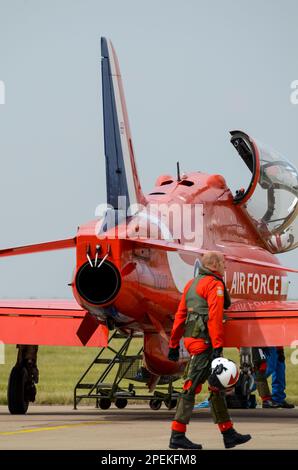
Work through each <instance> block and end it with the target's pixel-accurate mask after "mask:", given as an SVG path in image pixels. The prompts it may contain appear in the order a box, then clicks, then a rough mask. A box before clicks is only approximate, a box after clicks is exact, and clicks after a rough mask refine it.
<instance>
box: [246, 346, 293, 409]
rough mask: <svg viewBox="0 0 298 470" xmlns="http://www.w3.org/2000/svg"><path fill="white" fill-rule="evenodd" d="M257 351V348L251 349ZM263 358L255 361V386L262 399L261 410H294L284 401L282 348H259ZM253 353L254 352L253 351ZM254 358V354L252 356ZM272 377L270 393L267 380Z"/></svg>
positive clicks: (284, 382)
mask: <svg viewBox="0 0 298 470" xmlns="http://www.w3.org/2000/svg"><path fill="white" fill-rule="evenodd" d="M253 349H254V350H255V349H256V350H259V348H253ZM261 350H262V353H263V357H262V359H263V360H261V361H258V360H256V364H255V366H256V369H257V370H256V386H257V390H258V393H259V395H260V397H261V399H262V407H263V408H294V407H295V405H293V404H292V403H289V402H288V401H287V400H286V393H285V388H286V364H285V353H284V348H283V347H265V348H261ZM253 352H254V351H253ZM254 356H256V354H254ZM270 375H271V376H272V393H271V392H270V388H269V385H268V381H267V378H268V377H269V376H270Z"/></svg>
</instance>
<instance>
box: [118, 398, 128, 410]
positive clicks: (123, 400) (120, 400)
mask: <svg viewBox="0 0 298 470" xmlns="http://www.w3.org/2000/svg"><path fill="white" fill-rule="evenodd" d="M127 403H128V401H127V400H126V398H116V400H115V406H116V407H117V408H119V409H120V410H122V409H123V408H125V407H126V406H127Z"/></svg>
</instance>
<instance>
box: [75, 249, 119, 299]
mask: <svg viewBox="0 0 298 470" xmlns="http://www.w3.org/2000/svg"><path fill="white" fill-rule="evenodd" d="M96 261H97V263H96ZM96 261H95V260H90V261H88V262H86V263H85V264H83V265H82V266H81V267H80V269H79V270H78V272H77V274H76V278H75V285H76V288H77V291H78V294H79V295H80V297H82V299H84V300H86V301H87V302H89V303H91V304H94V305H104V304H108V303H111V302H112V301H113V300H114V298H115V297H116V295H117V293H118V291H119V289H120V285H121V277H120V274H119V271H118V269H117V268H116V266H115V265H114V264H113V263H111V262H110V261H107V260H103V259H100V258H98V260H96ZM90 262H91V263H90ZM91 264H92V266H91Z"/></svg>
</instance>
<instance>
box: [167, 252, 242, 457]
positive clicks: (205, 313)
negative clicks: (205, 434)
mask: <svg viewBox="0 0 298 470" xmlns="http://www.w3.org/2000/svg"><path fill="white" fill-rule="evenodd" d="M223 275H224V257H223V255H222V254H220V253H217V252H211V251H210V252H208V253H206V254H204V256H203V258H202V266H201V267H200V270H199V274H198V276H197V277H195V278H194V279H192V280H190V281H189V282H188V283H187V284H186V286H185V288H184V292H183V296H182V299H181V301H180V304H179V307H178V310H177V312H176V315H175V321H174V325H173V329H172V334H171V338H170V343H169V355H168V358H169V359H170V360H172V361H178V360H179V343H180V339H181V337H182V336H183V337H184V345H185V348H186V349H187V351H188V352H189V354H190V355H191V360H190V364H189V369H188V372H187V378H186V380H185V383H184V385H183V393H182V394H181V396H180V398H179V402H178V405H177V410H176V415H175V418H174V421H173V422H172V434H171V438H170V444H169V447H170V448H171V449H178V448H180V449H201V448H202V446H201V445H200V444H195V443H193V442H191V441H190V440H189V439H188V438H187V437H186V436H185V433H186V426H187V424H188V423H189V421H190V418H191V414H192V410H193V407H194V404H195V395H196V394H198V393H200V391H201V389H202V384H203V383H204V382H205V381H206V380H207V379H208V377H209V376H210V372H211V362H212V360H213V359H215V358H217V357H221V356H222V350H223V309H224V308H229V306H230V305H231V301H230V297H229V294H228V292H227V289H226V287H225V284H224V281H223ZM209 401H210V405H211V412H212V416H213V420H214V423H216V424H217V425H218V427H219V430H220V431H221V433H222V435H223V440H224V445H225V447H226V448H231V447H235V446H236V445H238V444H243V443H244V442H247V441H249V440H250V439H251V436H250V435H249V434H245V435H242V434H239V433H237V432H236V431H235V429H234V428H233V423H232V421H231V418H230V415H229V412H228V409H227V405H226V400H225V392H224V391H220V390H216V389H214V390H212V391H211V393H210V397H209Z"/></svg>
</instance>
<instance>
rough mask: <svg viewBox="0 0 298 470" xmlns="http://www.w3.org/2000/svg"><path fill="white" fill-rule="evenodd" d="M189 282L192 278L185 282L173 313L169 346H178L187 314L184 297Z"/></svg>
mask: <svg viewBox="0 0 298 470" xmlns="http://www.w3.org/2000/svg"><path fill="white" fill-rule="evenodd" d="M191 283H192V280H191V281H189V282H188V283H187V284H186V286H185V288H184V291H183V295H182V298H181V300H180V303H179V306H178V310H177V312H176V314H175V320H174V325H173V328H172V333H171V339H170V342H169V348H177V347H178V346H179V343H180V339H181V338H182V336H183V333H184V323H185V320H186V316H187V307H186V301H185V297H186V293H187V291H188V289H189V287H190V285H191Z"/></svg>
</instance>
